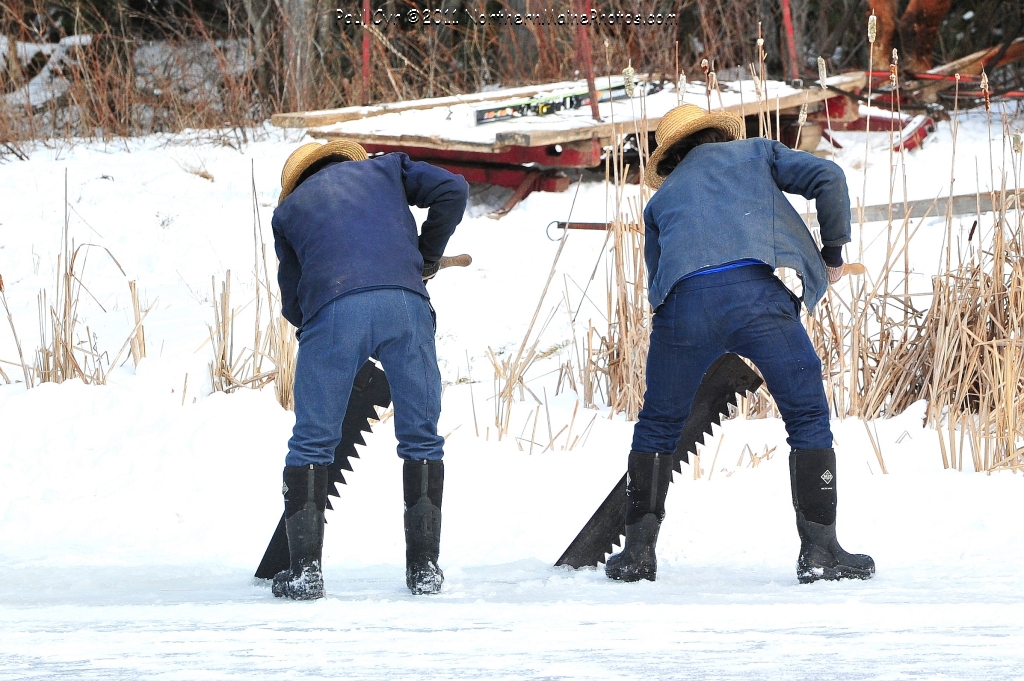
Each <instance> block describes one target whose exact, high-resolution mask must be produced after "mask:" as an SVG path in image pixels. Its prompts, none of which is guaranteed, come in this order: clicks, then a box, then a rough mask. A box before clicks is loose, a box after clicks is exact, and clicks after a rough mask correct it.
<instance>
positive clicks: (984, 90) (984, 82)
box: [981, 71, 992, 111]
mask: <svg viewBox="0 0 1024 681" xmlns="http://www.w3.org/2000/svg"><path fill="white" fill-rule="evenodd" d="M981 94H982V95H984V97H985V111H991V110H992V93H991V92H990V91H989V87H988V74H987V73H985V71H982V72H981Z"/></svg>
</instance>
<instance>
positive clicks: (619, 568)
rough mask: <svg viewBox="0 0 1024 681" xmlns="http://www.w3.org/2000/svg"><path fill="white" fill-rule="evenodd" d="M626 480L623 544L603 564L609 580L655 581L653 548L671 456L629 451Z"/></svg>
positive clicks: (659, 525) (662, 506)
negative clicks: (624, 540) (624, 539)
mask: <svg viewBox="0 0 1024 681" xmlns="http://www.w3.org/2000/svg"><path fill="white" fill-rule="evenodd" d="M627 471H628V472H627V474H626V475H627V477H626V543H625V545H624V546H623V547H622V551H621V552H620V553H617V554H615V555H614V556H611V557H610V558H609V559H608V562H607V563H605V567H604V573H605V575H607V576H608V577H609V578H611V579H618V580H622V581H623V582H636V581H639V580H641V579H647V580H650V581H652V582H653V581H654V580H655V579H656V577H657V574H658V558H657V556H655V553H654V548H655V545H656V544H657V543H658V531H659V530H661V521H662V520H664V519H665V497H666V495H668V486H669V483H671V482H672V455H671V454H651V453H649V452H630V453H629V467H628V469H627Z"/></svg>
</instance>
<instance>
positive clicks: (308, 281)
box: [271, 153, 469, 329]
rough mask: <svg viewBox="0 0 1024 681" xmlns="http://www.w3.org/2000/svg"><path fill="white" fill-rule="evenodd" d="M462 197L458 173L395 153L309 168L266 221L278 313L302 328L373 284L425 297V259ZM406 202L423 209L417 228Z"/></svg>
mask: <svg viewBox="0 0 1024 681" xmlns="http://www.w3.org/2000/svg"><path fill="white" fill-rule="evenodd" d="M468 196H469V185H468V184H467V183H466V180H465V179H463V178H462V176H460V175H453V174H452V173H450V172H448V171H447V170H443V169H442V168H437V167H435V166H432V165H429V164H427V163H423V162H421V161H411V160H409V157H408V156H406V155H405V154H401V153H392V154H384V155H383V156H378V157H376V158H371V159H368V160H366V161H346V162H344V163H334V164H331V165H328V166H327V167H325V168H324V169H322V170H320V171H318V172H317V173H314V174H313V175H311V176H310V177H309V179H307V180H306V181H305V182H303V183H302V184H300V185H299V186H298V187H296V188H295V191H293V192H292V193H291V194H289V195H288V196H287V197H285V200H284V201H282V202H281V204H280V205H279V206H278V207H277V210H275V211H274V218H273V220H272V223H271V224H272V225H273V227H274V247H275V249H276V250H277V257H278V259H279V261H280V265H279V266H278V270H277V281H278V284H279V285H280V286H281V307H282V315H283V316H284V318H285V319H287V320H288V321H289V322H291V323H292V324H293V325H294V326H296V327H298V328H300V329H301V328H302V324H303V323H304V322H305V321H308V320H310V319H312V318H313V315H315V314H316V313H317V311H318V310H319V309H320V308H321V307H323V306H324V304H326V303H328V302H330V301H332V300H334V299H335V298H338V297H340V296H343V295H346V294H348V293H354V292H356V291H365V290H368V289H374V288H404V289H408V290H410V291H414V292H416V293H419V294H420V295H421V296H423V297H424V298H429V296H428V295H427V289H426V287H424V286H423V279H422V277H421V274H422V269H423V261H424V260H439V259H440V258H441V255H442V254H443V253H444V247H445V245H446V244H447V243H448V239H449V237H451V235H452V233H453V232H454V231H455V227H456V225H458V224H459V222H460V221H461V220H462V215H463V212H464V211H465V210H466V201H467V198H468ZM410 205H415V206H419V207H420V208H428V209H429V210H428V212H427V219H426V220H424V222H423V224H422V225H421V226H420V229H419V233H417V229H416V219H415V218H414V217H413V214H412V211H410V210H409V206H410Z"/></svg>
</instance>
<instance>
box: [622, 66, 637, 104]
mask: <svg viewBox="0 0 1024 681" xmlns="http://www.w3.org/2000/svg"><path fill="white" fill-rule="evenodd" d="M622 86H623V87H625V88H626V95H627V96H628V97H632V96H633V91H634V90H635V89H636V69H634V68H633V60H632V59H630V60H629V64H628V65H627V66H626V68H624V69H622Z"/></svg>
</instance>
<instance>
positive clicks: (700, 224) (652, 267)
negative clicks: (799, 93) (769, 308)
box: [644, 137, 850, 311]
mask: <svg viewBox="0 0 1024 681" xmlns="http://www.w3.org/2000/svg"><path fill="white" fill-rule="evenodd" d="M784 191H785V192H789V193H791V194H800V195H801V196H803V197H805V198H808V199H816V200H817V209H818V222H819V224H820V225H821V240H822V245H824V246H842V245H843V244H846V243H849V241H850V194H849V190H848V189H847V187H846V175H845V174H844V173H843V170H842V169H841V168H840V167H839V166H838V165H836V164H835V163H833V162H831V161H828V160H825V159H821V158H818V157H817V156H814V155H812V154H808V153H806V152H803V151H793V150H792V149H789V148H788V147H786V146H785V145H783V144H780V143H778V142H772V141H770V140H766V139H763V138H760V137H758V138H752V139H746V140H737V141H734V142H717V143H711V144H702V145H700V146H698V147H696V148H694V149H693V150H692V151H691V152H690V153H689V154H687V155H686V158H684V159H683V160H682V162H681V163H680V164H679V165H678V166H677V167H676V169H675V170H673V171H672V173H671V174H670V175H669V176H668V177H667V178H665V181H664V183H662V185H661V187H660V188H659V189H658V191H656V192H655V193H654V196H653V197H651V200H650V201H649V202H648V204H647V208H646V209H645V210H644V225H645V231H646V237H647V238H646V248H645V252H644V256H645V260H646V262H647V272H648V283H649V292H648V297H649V299H650V301H651V307H652V308H653V309H655V310H657V309H658V306H659V305H661V304H662V303H663V302H664V301H665V297H666V296H668V294H669V292H670V291H671V290H672V287H673V286H675V284H676V283H677V282H678V281H679V280H680V279H682V278H683V277H685V276H686V275H687V274H690V273H692V272H696V271H697V270H699V269H703V268H705V267H712V266H715V265H722V264H725V263H729V262H734V261H736V260H743V259H745V258H753V259H756V260H760V261H762V262H764V263H767V264H768V265H770V266H771V267H772V268H773V269H775V268H778V267H788V268H790V269H793V270H796V271H797V272H798V273H799V275H800V277H801V279H802V280H803V288H804V293H803V301H804V305H805V306H806V307H807V310H808V311H813V310H814V306H815V305H816V304H817V302H818V301H819V300H821V297H822V296H823V295H825V291H826V289H827V288H828V275H827V274H826V272H825V263H824V261H822V259H821V253H820V251H819V249H818V246H817V245H816V244H815V243H814V238H813V237H812V236H811V233H810V231H808V229H807V226H806V225H805V224H804V221H803V220H802V219H801V218H800V215H799V214H798V213H797V212H796V209H795V208H793V205H792V204H791V203H790V202H789V200H787V199H786V197H785V196H784V195H783V193H782V192H784Z"/></svg>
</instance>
